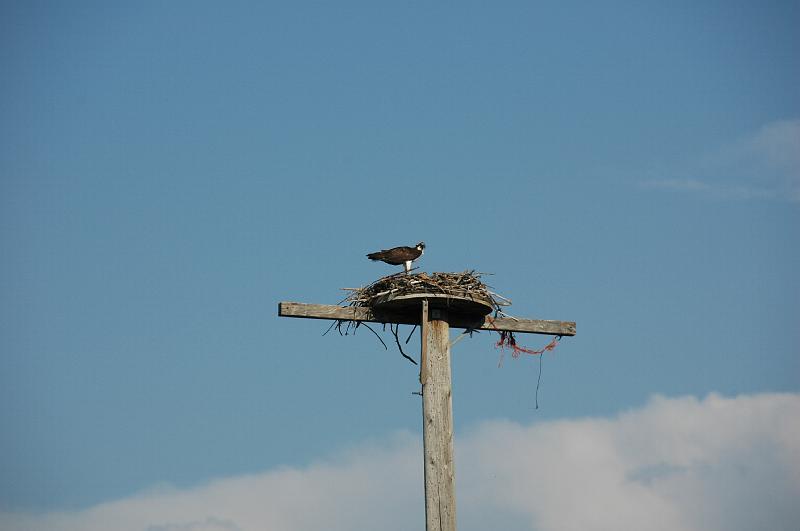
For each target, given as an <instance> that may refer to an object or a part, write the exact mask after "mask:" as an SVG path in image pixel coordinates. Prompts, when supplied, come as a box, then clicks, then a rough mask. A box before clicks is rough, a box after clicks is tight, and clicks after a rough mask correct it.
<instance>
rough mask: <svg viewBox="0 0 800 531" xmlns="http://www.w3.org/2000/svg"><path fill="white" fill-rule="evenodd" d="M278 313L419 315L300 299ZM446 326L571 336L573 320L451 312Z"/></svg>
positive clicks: (407, 319) (382, 318)
mask: <svg viewBox="0 0 800 531" xmlns="http://www.w3.org/2000/svg"><path fill="white" fill-rule="evenodd" d="M278 315H279V316H281V317H302V318H306V319H337V320H339V319H341V320H348V321H367V322H370V323H395V324H409V325H414V324H417V325H418V324H419V317H415V316H413V315H410V314H399V313H398V314H395V313H376V312H375V311H373V310H372V309H371V308H357V307H352V306H335V305H330V304H307V303H303V302H280V303H278ZM449 321H450V326H451V327H454V328H468V329H473V330H496V331H503V330H505V331H508V332H523V333H526V334H547V335H553V336H574V335H575V323H574V322H572V321H545V320H541V319H512V318H510V317H497V318H492V317H490V316H486V317H483V318H481V319H480V320H479V321H468V320H467V319H464V318H459V317H458V316H451V317H450V319H449Z"/></svg>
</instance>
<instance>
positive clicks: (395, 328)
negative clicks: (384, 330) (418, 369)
mask: <svg viewBox="0 0 800 531" xmlns="http://www.w3.org/2000/svg"><path fill="white" fill-rule="evenodd" d="M389 330H391V331H392V334H393V335H394V341H395V343H397V348H399V349H400V354H402V355H403V357H404V358H405V359H407V360H408V361H410V362H411V363H413V364H414V365H417V362H416V361H415V360H414V358H412V357H411V356H409V355H408V354H406V353H405V352H403V347H402V346H401V345H400V338H399V337H397V331H398V330H400V325H399V324H398V325H395V327H394V328H392V325H391V324H389Z"/></svg>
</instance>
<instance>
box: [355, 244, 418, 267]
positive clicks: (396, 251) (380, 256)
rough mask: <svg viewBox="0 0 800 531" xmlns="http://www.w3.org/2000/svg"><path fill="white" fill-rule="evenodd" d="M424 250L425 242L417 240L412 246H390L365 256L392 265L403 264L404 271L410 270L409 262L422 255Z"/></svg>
mask: <svg viewBox="0 0 800 531" xmlns="http://www.w3.org/2000/svg"><path fill="white" fill-rule="evenodd" d="M424 250H425V242H419V243H418V244H417V245H415V246H414V247H392V248H391V249H384V250H383V251H378V252H377V253H369V254H368V255H367V258H369V259H370V260H380V261H381V262H386V263H387V264H392V265H403V266H404V267H405V269H406V273H408V272H409V271H411V262H413V261H414V260H416V259H417V258H419V257H420V256H422V253H423V251H424Z"/></svg>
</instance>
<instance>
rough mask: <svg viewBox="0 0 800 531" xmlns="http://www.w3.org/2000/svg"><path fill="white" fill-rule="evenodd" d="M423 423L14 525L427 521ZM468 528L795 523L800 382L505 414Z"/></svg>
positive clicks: (777, 526)
mask: <svg viewBox="0 0 800 531" xmlns="http://www.w3.org/2000/svg"><path fill="white" fill-rule="evenodd" d="M419 440H420V437H419V436H418V435H416V434H410V433H400V434H396V435H394V436H392V437H390V438H388V439H386V440H383V441H378V442H372V443H368V444H363V445H361V446H359V447H357V448H352V449H350V450H349V451H347V452H342V453H339V454H337V455H334V456H331V457H328V458H326V459H325V460H322V461H320V462H317V463H314V464H310V465H308V466H306V467H304V468H280V469H274V470H268V471H265V472H262V473H259V474H253V475H249V476H238V477H232V478H227V479H220V480H216V481H212V482H210V483H208V484H206V485H202V486H197V487H194V488H189V489H175V488H170V487H159V488H155V489H152V490H150V491H148V492H144V493H140V494H138V495H136V496H132V497H130V498H126V499H122V500H117V501H113V502H109V503H104V504H101V505H98V506H95V507H91V508H88V509H86V510H82V511H77V512H60V513H46V514H12V513H4V514H0V528H2V529H3V530H7V531H23V530H24V531H28V530H37V531H41V530H51V529H52V530H59V531H78V530H80V531H100V530H102V531H106V530H108V529H114V530H117V531H129V530H130V531H133V530H136V531H245V530H248V531H249V530H263V529H269V530H276V531H306V530H320V529H325V530H356V531H358V530H374V529H382V530H403V529H421V528H422V527H423V526H424V515H423V511H424V509H423V503H422V492H421V488H422V484H423V483H422V463H421V452H422V449H421V447H420V442H419ZM456 456H457V457H456V459H457V463H456V473H457V477H458V482H457V496H458V519H459V529H461V530H478V529H481V530H483V529H491V528H494V529H504V530H537V531H555V530H559V531H565V530H567V531H568V530H581V531H593V530H615V531H616V530H619V529H647V530H665V531H666V530H669V531H700V530H725V531H731V530H734V531H735V530H752V529H770V530H773V531H777V530H784V529H785V530H790V529H796V527H797V522H800V504H798V503H797V500H799V499H800V394H760V395H748V396H739V397H735V398H726V397H722V396H719V395H715V394H712V395H709V396H708V397H706V398H705V399H702V400H698V399H696V398H693V397H685V398H664V397H654V398H652V399H651V400H650V401H649V402H648V403H647V404H646V405H645V406H644V407H641V408H639V409H635V410H631V411H628V412H624V413H622V414H620V415H618V416H616V417H613V418H585V419H577V420H563V421H553V422H540V423H535V424H531V425H522V424H518V423H515V422H510V421H492V422H487V423H483V424H480V425H478V426H475V427H473V428H472V429H470V430H468V431H467V432H466V433H464V434H463V435H462V436H461V437H459V438H458V440H457V442H456Z"/></svg>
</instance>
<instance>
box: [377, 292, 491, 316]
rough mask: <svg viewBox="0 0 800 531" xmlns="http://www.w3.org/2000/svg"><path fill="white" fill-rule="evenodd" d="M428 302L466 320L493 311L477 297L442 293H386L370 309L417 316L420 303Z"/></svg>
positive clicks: (489, 301)
mask: <svg viewBox="0 0 800 531" xmlns="http://www.w3.org/2000/svg"><path fill="white" fill-rule="evenodd" d="M423 300H427V301H428V307H429V308H431V309H439V310H445V311H447V312H448V313H450V314H457V315H459V316H462V317H464V318H465V319H468V320H476V321H477V320H479V319H480V318H482V317H484V316H486V315H488V314H490V313H491V312H492V311H493V310H494V308H495V307H494V304H493V303H492V301H491V300H489V299H485V298H483V297H479V296H459V295H450V294H444V293H411V294H406V295H400V294H394V293H388V294H386V295H381V296H379V297H375V298H374V299H373V300H372V301H371V307H372V309H373V310H374V311H375V313H376V314H378V313H390V314H395V315H397V314H410V315H414V316H418V315H419V313H420V310H421V308H422V301H423Z"/></svg>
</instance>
